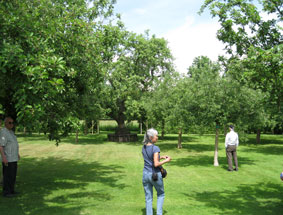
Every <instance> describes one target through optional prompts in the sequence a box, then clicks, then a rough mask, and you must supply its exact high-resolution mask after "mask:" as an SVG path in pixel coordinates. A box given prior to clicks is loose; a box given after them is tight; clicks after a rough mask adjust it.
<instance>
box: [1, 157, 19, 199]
mask: <svg viewBox="0 0 283 215" xmlns="http://www.w3.org/2000/svg"><path fill="white" fill-rule="evenodd" d="M2 167H3V195H7V194H13V193H15V183H16V176H17V169H18V162H8V166H6V165H5V164H4V163H2Z"/></svg>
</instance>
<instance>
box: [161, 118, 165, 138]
mask: <svg viewBox="0 0 283 215" xmlns="http://www.w3.org/2000/svg"><path fill="white" fill-rule="evenodd" d="M164 134H165V121H164V120H162V131H161V139H162V140H163V139H164Z"/></svg>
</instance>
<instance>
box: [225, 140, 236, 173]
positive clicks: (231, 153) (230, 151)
mask: <svg viewBox="0 0 283 215" xmlns="http://www.w3.org/2000/svg"><path fill="white" fill-rule="evenodd" d="M226 155H227V160H228V166H229V167H228V170H231V171H232V170H233V163H232V157H233V158H234V163H235V168H236V169H238V159H237V147H236V146H235V145H228V146H227V148H226Z"/></svg>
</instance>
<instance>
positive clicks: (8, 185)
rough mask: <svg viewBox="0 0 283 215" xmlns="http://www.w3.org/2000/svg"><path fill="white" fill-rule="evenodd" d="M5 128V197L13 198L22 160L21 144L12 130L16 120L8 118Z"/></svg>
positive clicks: (1, 140)
mask: <svg viewBox="0 0 283 215" xmlns="http://www.w3.org/2000/svg"><path fill="white" fill-rule="evenodd" d="M4 123H5V127H4V128H2V129H1V131H0V153H1V158H2V168H3V196H4V197H13V196H14V195H15V194H17V192H16V191H15V183H16V176H17V168H18V161H19V159H20V154H19V144H18V141H17V137H16V135H15V133H14V131H13V130H12V129H13V127H14V120H13V119H12V118H11V117H6V118H5V120H4Z"/></svg>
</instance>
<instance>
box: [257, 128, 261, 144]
mask: <svg viewBox="0 0 283 215" xmlns="http://www.w3.org/2000/svg"><path fill="white" fill-rule="evenodd" d="M260 134H261V130H260V129H257V133H256V143H257V144H260Z"/></svg>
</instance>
